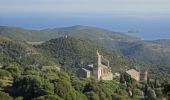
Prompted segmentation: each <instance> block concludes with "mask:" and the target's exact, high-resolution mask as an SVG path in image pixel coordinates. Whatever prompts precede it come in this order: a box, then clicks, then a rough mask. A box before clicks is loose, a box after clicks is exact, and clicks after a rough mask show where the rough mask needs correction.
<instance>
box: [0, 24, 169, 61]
mask: <svg viewBox="0 0 170 100" xmlns="http://www.w3.org/2000/svg"><path fill="white" fill-rule="evenodd" d="M0 35H3V36H7V37H10V38H13V39H16V40H24V41H29V43H33V44H35V43H42V41H43V42H44V41H46V40H50V39H55V38H59V37H63V36H65V35H68V36H71V37H75V38H83V39H86V40H90V41H93V42H95V43H97V44H99V45H101V46H103V47H106V48H108V49H110V50H114V51H117V52H119V53H122V54H123V55H125V56H128V57H130V58H132V59H135V60H136V61H137V62H139V63H146V64H170V58H169V56H170V52H169V47H170V45H169V40H156V41H146V40H141V39H139V38H136V37H132V36H129V35H126V34H124V33H121V32H112V31H109V30H106V29H102V28H96V27H89V26H82V25H77V26H71V27H64V28H54V29H44V30H27V29H23V28H16V27H7V26H0Z"/></svg>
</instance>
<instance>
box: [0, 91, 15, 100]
mask: <svg viewBox="0 0 170 100" xmlns="http://www.w3.org/2000/svg"><path fill="white" fill-rule="evenodd" d="M0 99H1V100H13V99H12V97H11V96H10V95H9V94H8V93H5V92H2V91H0Z"/></svg>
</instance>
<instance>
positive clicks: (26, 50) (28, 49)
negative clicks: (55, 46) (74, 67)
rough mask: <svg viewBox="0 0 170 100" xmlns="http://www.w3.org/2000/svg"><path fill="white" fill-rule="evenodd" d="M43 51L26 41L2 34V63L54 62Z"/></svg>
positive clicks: (26, 64)
mask: <svg viewBox="0 0 170 100" xmlns="http://www.w3.org/2000/svg"><path fill="white" fill-rule="evenodd" d="M45 56H46V55H44V54H43V53H42V52H40V51H39V50H37V49H35V48H34V47H33V46H32V45H29V44H27V43H26V42H24V41H16V40H12V39H9V38H6V37H2V36H0V63H1V64H6V63H11V62H17V63H19V64H21V65H23V66H28V65H36V64H54V63H53V62H52V59H51V61H50V60H49V59H47V58H46V57H45Z"/></svg>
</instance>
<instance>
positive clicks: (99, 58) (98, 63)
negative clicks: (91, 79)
mask: <svg viewBox="0 0 170 100" xmlns="http://www.w3.org/2000/svg"><path fill="white" fill-rule="evenodd" d="M96 54H97V66H100V65H101V55H100V54H99V52H98V50H97V52H96Z"/></svg>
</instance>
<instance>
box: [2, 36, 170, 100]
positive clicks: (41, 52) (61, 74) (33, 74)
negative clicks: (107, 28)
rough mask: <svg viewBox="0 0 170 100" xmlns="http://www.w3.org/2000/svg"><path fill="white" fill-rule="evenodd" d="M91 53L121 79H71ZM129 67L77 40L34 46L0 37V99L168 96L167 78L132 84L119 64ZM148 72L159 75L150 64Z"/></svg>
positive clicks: (107, 52)
mask: <svg viewBox="0 0 170 100" xmlns="http://www.w3.org/2000/svg"><path fill="white" fill-rule="evenodd" d="M96 50H98V51H99V52H100V53H101V54H102V55H103V56H105V57H106V58H108V59H109V61H110V65H111V67H112V71H113V72H114V71H120V72H121V76H120V78H115V79H113V80H111V81H98V80H96V79H94V78H89V79H84V78H78V77H76V76H74V74H73V73H75V72H76V70H77V69H79V68H81V67H82V66H84V65H86V64H89V63H95V57H96ZM134 64H136V63H134V62H133V61H131V60H130V59H128V58H126V57H124V56H122V55H120V54H118V53H115V52H112V51H110V50H108V49H105V48H103V47H101V46H99V45H97V44H96V43H93V42H91V41H86V40H83V39H79V38H74V37H61V38H57V39H52V40H49V41H47V42H44V43H42V44H41V45H34V46H33V45H30V44H27V42H24V41H16V40H12V39H10V38H6V37H2V36H0V66H1V67H0V97H1V98H0V99H1V100H13V99H14V100H131V99H133V100H139V99H140V98H143V96H145V99H146V100H157V99H163V98H167V99H169V98H170V97H169V95H168V94H169V92H170V91H169V90H170V89H169V84H170V81H169V80H170V79H169V78H168V77H165V76H164V78H162V79H161V80H158V79H156V78H155V77H153V76H152V77H150V76H149V78H148V81H147V82H143V81H142V82H136V81H134V80H133V79H132V78H131V77H130V76H129V75H127V74H126V73H124V71H123V70H125V67H124V66H132V65H134ZM38 65H45V66H47V67H48V66H57V67H59V66H61V68H62V69H64V70H65V71H64V70H62V69H61V70H58V69H57V68H52V69H51V68H46V69H42V68H40V67H38ZM146 67H148V66H146ZM126 68H127V67H126ZM152 68H153V69H152V70H150V71H151V72H152V71H153V75H154V74H156V75H159V74H158V73H160V72H159V71H156V72H155V70H157V69H154V66H153V67H152ZM156 68H158V67H156ZM122 69H123V70H122ZM66 72H69V74H67V73H66ZM70 73H71V74H70ZM165 73H168V71H165ZM160 75H161V74H160ZM150 78H152V80H151V79H150ZM131 93H132V95H130V94H131Z"/></svg>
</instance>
